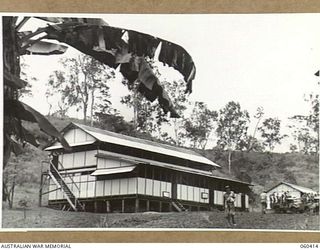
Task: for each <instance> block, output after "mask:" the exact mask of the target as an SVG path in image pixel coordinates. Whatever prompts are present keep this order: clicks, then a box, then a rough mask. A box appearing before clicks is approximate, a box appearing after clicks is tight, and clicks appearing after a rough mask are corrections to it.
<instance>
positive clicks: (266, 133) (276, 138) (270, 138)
mask: <svg viewBox="0 0 320 250" xmlns="http://www.w3.org/2000/svg"><path fill="white" fill-rule="evenodd" d="M280 125H281V121H280V120H279V119H278V118H267V119H265V120H264V121H263V123H262V126H261V127H259V128H258V130H259V131H260V133H261V137H262V138H263V139H264V142H263V144H264V145H265V146H267V147H268V148H269V150H270V151H273V150H274V147H275V145H276V144H281V140H282V139H283V138H285V137H287V135H281V134H280Z"/></svg>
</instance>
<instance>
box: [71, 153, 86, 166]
mask: <svg viewBox="0 0 320 250" xmlns="http://www.w3.org/2000/svg"><path fill="white" fill-rule="evenodd" d="M85 156H86V155H85V152H76V153H74V160H73V167H74V168H79V167H83V166H85Z"/></svg>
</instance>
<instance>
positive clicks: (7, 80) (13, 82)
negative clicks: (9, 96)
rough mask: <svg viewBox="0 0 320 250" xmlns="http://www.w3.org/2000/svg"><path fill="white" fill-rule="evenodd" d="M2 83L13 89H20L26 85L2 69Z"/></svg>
mask: <svg viewBox="0 0 320 250" xmlns="http://www.w3.org/2000/svg"><path fill="white" fill-rule="evenodd" d="M4 84H5V85H7V86H9V87H11V88H14V89H21V88H24V87H25V86H26V85H27V82H26V81H23V80H21V79H20V78H19V77H17V76H15V75H12V74H11V73H10V72H8V71H7V70H4Z"/></svg>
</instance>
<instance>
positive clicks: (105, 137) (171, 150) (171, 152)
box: [45, 122, 220, 168]
mask: <svg viewBox="0 0 320 250" xmlns="http://www.w3.org/2000/svg"><path fill="white" fill-rule="evenodd" d="M72 125H73V126H75V127H77V128H80V129H81V130H83V131H84V132H86V133H88V134H89V135H91V136H93V137H94V138H96V139H97V140H99V141H102V142H108V143H114V144H118V145H122V146H127V147H132V148H137V149H142V150H145V151H150V152H154V153H159V154H164V155H168V156H174V157H178V158H182V159H186V160H190V161H194V162H199V163H202V164H206V165H209V166H214V167H219V168H220V166H219V165H218V164H216V163H214V162H212V161H211V160H209V159H207V158H205V157H204V156H202V155H200V154H198V153H196V152H194V151H192V150H190V149H185V148H180V147H175V146H171V145H167V144H163V143H159V142H154V141H149V140H145V139H140V138H136V137H132V136H127V135H123V134H118V133H114V132H111V131H107V130H103V129H99V128H94V127H90V126H86V125H82V124H78V123H73V122H72V123H71V124H69V125H68V126H67V127H66V128H65V129H64V130H66V129H67V128H71V127H72ZM53 147H54V148H53ZM52 149H57V146H52V147H48V148H46V149H45V150H52Z"/></svg>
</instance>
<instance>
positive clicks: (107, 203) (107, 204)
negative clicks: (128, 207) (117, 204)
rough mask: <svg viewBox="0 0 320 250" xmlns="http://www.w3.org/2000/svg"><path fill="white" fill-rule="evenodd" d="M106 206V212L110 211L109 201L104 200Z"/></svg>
mask: <svg viewBox="0 0 320 250" xmlns="http://www.w3.org/2000/svg"><path fill="white" fill-rule="evenodd" d="M106 208H107V213H110V212H111V204H110V201H106Z"/></svg>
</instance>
